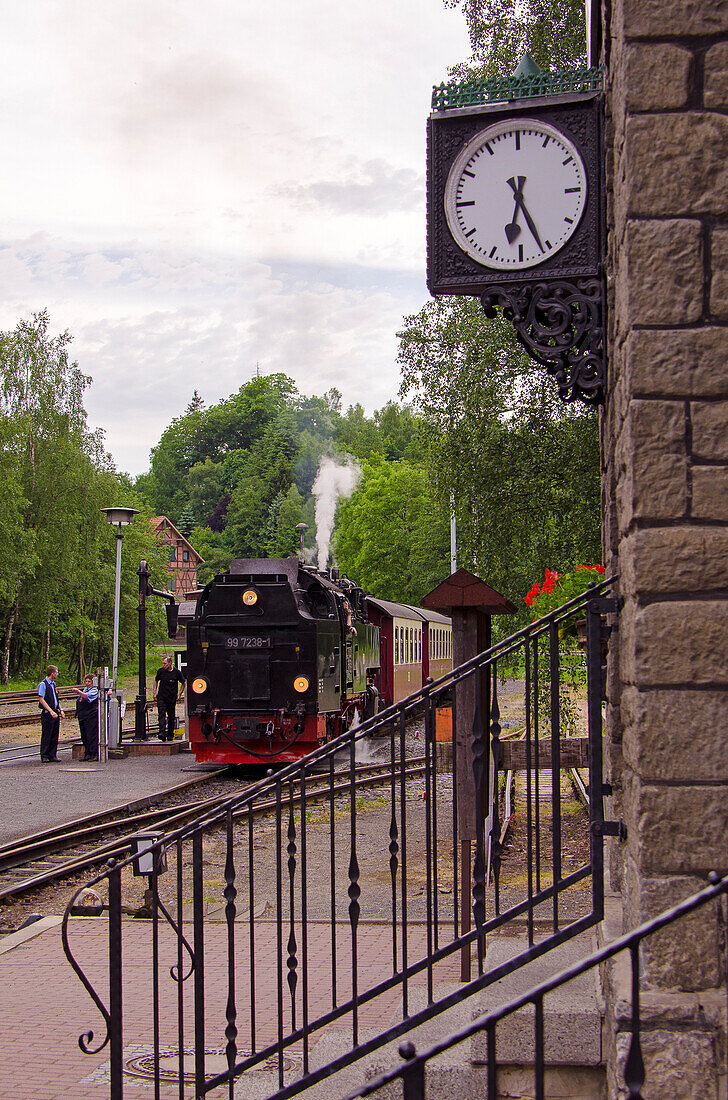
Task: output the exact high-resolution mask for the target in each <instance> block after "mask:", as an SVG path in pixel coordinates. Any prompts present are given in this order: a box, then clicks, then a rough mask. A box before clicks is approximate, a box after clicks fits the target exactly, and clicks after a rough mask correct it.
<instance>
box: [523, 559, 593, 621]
mask: <svg viewBox="0 0 728 1100" xmlns="http://www.w3.org/2000/svg"><path fill="white" fill-rule="evenodd" d="M603 579H604V566H602V565H599V564H596V565H577V567H576V569H574V570H573V571H572V572H570V573H554V572H552V571H551V570H550V569H547V570H546V571H545V575H544V580H543V583H541V584H539V582H538V581H536V582H534V585H533V587H532V588H531V590H530V592H528V594H527V595H526V596H525V597H524V602H525V603H526V604H527V605H528V606H529V607H530V609H531V618H532V619H541V618H543V616H544V615H548V613H549V611H555V610H556V608H557V607H561V605H562V604H565V603H568V602H569V600H573V599H575V598H576V597H577V596H580V595H581V594H582V592H586V591H587V589H588V588H589V586H590V585H592V584H599V582H600V581H602V580H603Z"/></svg>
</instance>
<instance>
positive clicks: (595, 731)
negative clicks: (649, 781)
mask: <svg viewBox="0 0 728 1100" xmlns="http://www.w3.org/2000/svg"><path fill="white" fill-rule="evenodd" d="M597 600H598V597H597V594H596V593H595V592H590V593H589V594H588V599H587V604H586V685H587V687H586V691H587V732H588V736H589V818H590V821H589V824H590V840H589V845H590V854H591V865H592V907H593V910H594V914H595V916H596V918H597V920H601V919H602V918H603V916H604V833H603V829H602V826H603V824H604V803H603V782H604V776H603V768H604V761H603V752H602V618H601V614H600V611H599V604H598V602H597Z"/></svg>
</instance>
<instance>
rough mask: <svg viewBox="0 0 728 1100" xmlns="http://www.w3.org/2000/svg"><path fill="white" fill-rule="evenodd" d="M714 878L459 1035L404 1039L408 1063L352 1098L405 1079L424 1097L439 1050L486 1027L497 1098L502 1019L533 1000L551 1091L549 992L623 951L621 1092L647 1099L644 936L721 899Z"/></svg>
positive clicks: (540, 1077) (538, 1060)
mask: <svg viewBox="0 0 728 1100" xmlns="http://www.w3.org/2000/svg"><path fill="white" fill-rule="evenodd" d="M709 879H710V885H709V886H707V887H706V888H705V889H704V890H701V891H700V892H699V893H697V894H694V895H693V896H692V897H689V898H687V899H686V900H685V901H683V902H681V903H680V904H679V905H676V906H674V907H673V908H672V909H668V910H666V911H665V912H664V913H661V914H660V915H659V916H657V917H655V918H654V919H653V920H650V921H646V922H645V923H644V924H641V925H640V926H639V928H636V929H635V930H634V931H633V932H630V933H628V934H627V935H625V936H622V937H620V938H619V939H617V940H614V942H613V943H611V944H608V945H607V946H605V947H603V948H601V949H600V950H599V951H596V952H595V953H594V954H592V955H590V956H589V957H588V958H586V959H584V960H583V961H582V962H580V963H577V964H575V965H574V966H571V967H569V968H568V969H567V970H564V971H562V972H561V973H560V974H557V975H555V976H554V977H553V978H549V979H548V980H547V981H544V982H542V983H541V984H540V985H537V986H535V987H534V988H533V989H531V990H530V991H528V992H527V993H524V994H522V995H520V996H517V997H514V998H513V1000H511V1001H510V1002H509V1003H508V1004H507V1005H505V1006H503V1007H502V1008H500V1009H497V1010H496V1011H493V1012H488V1013H484V1014H483V1015H480V1016H479V1017H478V1018H477V1019H476V1020H474V1021H473V1023H472V1024H470V1025H469V1026H468V1027H466V1028H463V1029H461V1030H460V1031H458V1032H457V1033H456V1034H454V1035H451V1036H448V1037H447V1038H445V1039H442V1040H441V1041H440V1042H438V1043H437V1044H435V1045H433V1046H431V1047H429V1048H428V1049H427V1050H425V1051H423V1052H422V1053H420V1054H418V1053H417V1051H416V1049H415V1046H414V1044H413V1043H412V1042H404V1043H402V1044H401V1046H400V1048H399V1053H400V1056H401V1057H402V1059H403V1060H404V1064H402V1065H399V1066H397V1067H395V1068H393V1069H391V1070H389V1071H387V1072H386V1073H383V1074H381V1075H379V1076H378V1077H376V1078H375V1079H374V1080H372V1081H370V1082H369V1083H368V1084H366V1085H365V1086H364V1087H363V1088H361V1089H360V1090H359V1091H358V1092H356V1093H352V1094H350V1095H349V1096H348V1097H347V1100H356V1098H357V1097H365V1096H376V1094H377V1093H378V1092H379V1090H380V1089H381V1088H382V1087H383V1086H385V1085H389V1084H390V1083H391V1082H393V1081H396V1080H401V1081H402V1096H403V1100H424V1096H425V1080H426V1073H427V1066H428V1063H429V1062H430V1061H431V1060H432V1059H433V1058H435V1057H437V1056H438V1055H441V1054H444V1053H445V1052H446V1051H449V1050H452V1049H453V1048H454V1047H456V1046H459V1045H460V1044H461V1043H464V1042H466V1041H468V1040H470V1039H472V1038H473V1037H474V1036H476V1035H478V1034H480V1033H482V1032H485V1034H486V1051H487V1062H486V1065H487V1078H486V1080H487V1085H486V1090H485V1092H484V1093H483V1098H484V1100H496V1098H497V1097H499V1096H501V1093H500V1092H498V1090H497V1081H498V1074H499V1059H498V1025H499V1024H500V1023H501V1022H502V1021H503V1020H507V1019H508V1018H509V1017H512V1016H513V1015H514V1014H515V1013H517V1012H521V1011H522V1010H523V1009H524V1008H528V1007H529V1006H532V1008H533V1095H534V1096H535V1097H537V1098H542V1097H544V1096H545V1095H546V1093H545V1088H546V1070H547V1062H546V1058H545V1055H544V1051H545V1047H546V1042H545V1038H546V1037H545V1023H544V1021H545V1018H546V1011H545V1003H546V1005H547V1004H548V1001H547V997H548V994H549V993H553V992H554V991H555V990H558V989H561V988H563V987H564V986H566V985H568V983H569V982H571V981H573V980H574V979H575V978H578V977H580V976H581V975H582V974H586V973H587V972H588V971H590V970H594V969H595V968H596V967H599V966H601V965H602V964H603V963H605V962H607V961H608V960H609V959H613V958H615V956H617V955H620V954H621V953H622V952H626V953H628V955H629V963H630V975H631V982H630V986H631V1003H630V1005H629V1009H628V1016H627V1014H626V1013H625V1009H624V1006H623V1007H622V1013H623V1019H622V1020H621V1021H620V1024H621V1026H625V1025H626V1027H628V1030H629V1045H628V1048H627V1052H626V1057H625V1058H624V1065H623V1071H622V1074H621V1076H622V1080H621V1081H620V1082H619V1085H620V1088H621V1085H622V1083H623V1084H624V1087H625V1089H626V1093H624V1094H623V1093H622V1092H620V1096H621V1095H625V1100H642V1087H643V1085H644V1084H645V1083H647V1084H648V1085H649V1080H648V1074H647V1072H646V1069H645V1058H644V1056H643V1050H642V1028H643V1018H642V1009H641V994H640V990H641V972H640V948H641V946H642V943H643V941H644V940H646V939H648V938H649V937H650V936H652V935H654V934H655V933H656V932H659V931H661V930H662V929H663V928H666V927H668V926H669V925H671V924H674V923H675V921H678V920H681V919H682V918H683V917H686V916H688V915H689V914H691V913H694V912H695V910H696V909H700V908H701V907H702V906H704V905H707V904H708V903H709V902H714V901H717V900H718V899H719V898H721V897H724V896H725V895H726V894H728V877H725V878H721V877H720V876H719V875H718V874H717V873H716V872H713V873H711V874H710V875H709ZM484 984H485V983H484V981H483V980H482V979H481V980H478V981H475V982H473V983H472V989H473V991H477V989H481V988H482V987H483V985H484ZM663 1009H664V1006H663ZM661 1026H662V1027H663V1028H664V1027H665V1020H664V1018H662V1019H661ZM626 1027H625V1030H626ZM661 1039H662V1044H664V1042H665V1036H664V1032H663V1034H662V1037H661ZM683 1049H684V1048H683ZM725 1057H726V1054H725V1047H723V1058H724V1064H723V1065H722V1066H718V1065H716V1066H715V1071H716V1073H715V1077H716V1080H717V1079H718V1077H723V1078H724V1077H725V1074H726V1071H728V1064H726V1063H725ZM655 1084H657V1085H658V1087H659V1081H658V1082H655V1081H653V1088H652V1090H651V1092H650V1095H656V1093H655V1091H654V1085H655ZM686 1095H687V1094H686ZM716 1095H717V1093H716ZM387 1096H388V1097H390V1096H391V1092H388V1093H387Z"/></svg>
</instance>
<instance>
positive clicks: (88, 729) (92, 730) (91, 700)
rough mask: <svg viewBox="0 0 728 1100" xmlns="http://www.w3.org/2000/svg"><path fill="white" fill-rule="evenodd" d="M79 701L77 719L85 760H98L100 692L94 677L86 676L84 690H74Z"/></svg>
mask: <svg viewBox="0 0 728 1100" xmlns="http://www.w3.org/2000/svg"><path fill="white" fill-rule="evenodd" d="M72 690H73V691H75V692H76V695H77V696H78V700H77V701H76V717H77V718H78V725H79V729H80V730H81V740H82V741H83V750H84V752H83V758H82V759H83V760H98V758H99V691H98V688H95V687H94V678H93V676H84V678H83V689H81V688H77V687H75V688H73V689H72Z"/></svg>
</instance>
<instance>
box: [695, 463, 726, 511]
mask: <svg viewBox="0 0 728 1100" xmlns="http://www.w3.org/2000/svg"><path fill="white" fill-rule="evenodd" d="M692 514H693V517H694V518H695V519H707V520H714V521H717V522H721V523H726V522H728V467H725V466H693V507H692Z"/></svg>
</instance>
